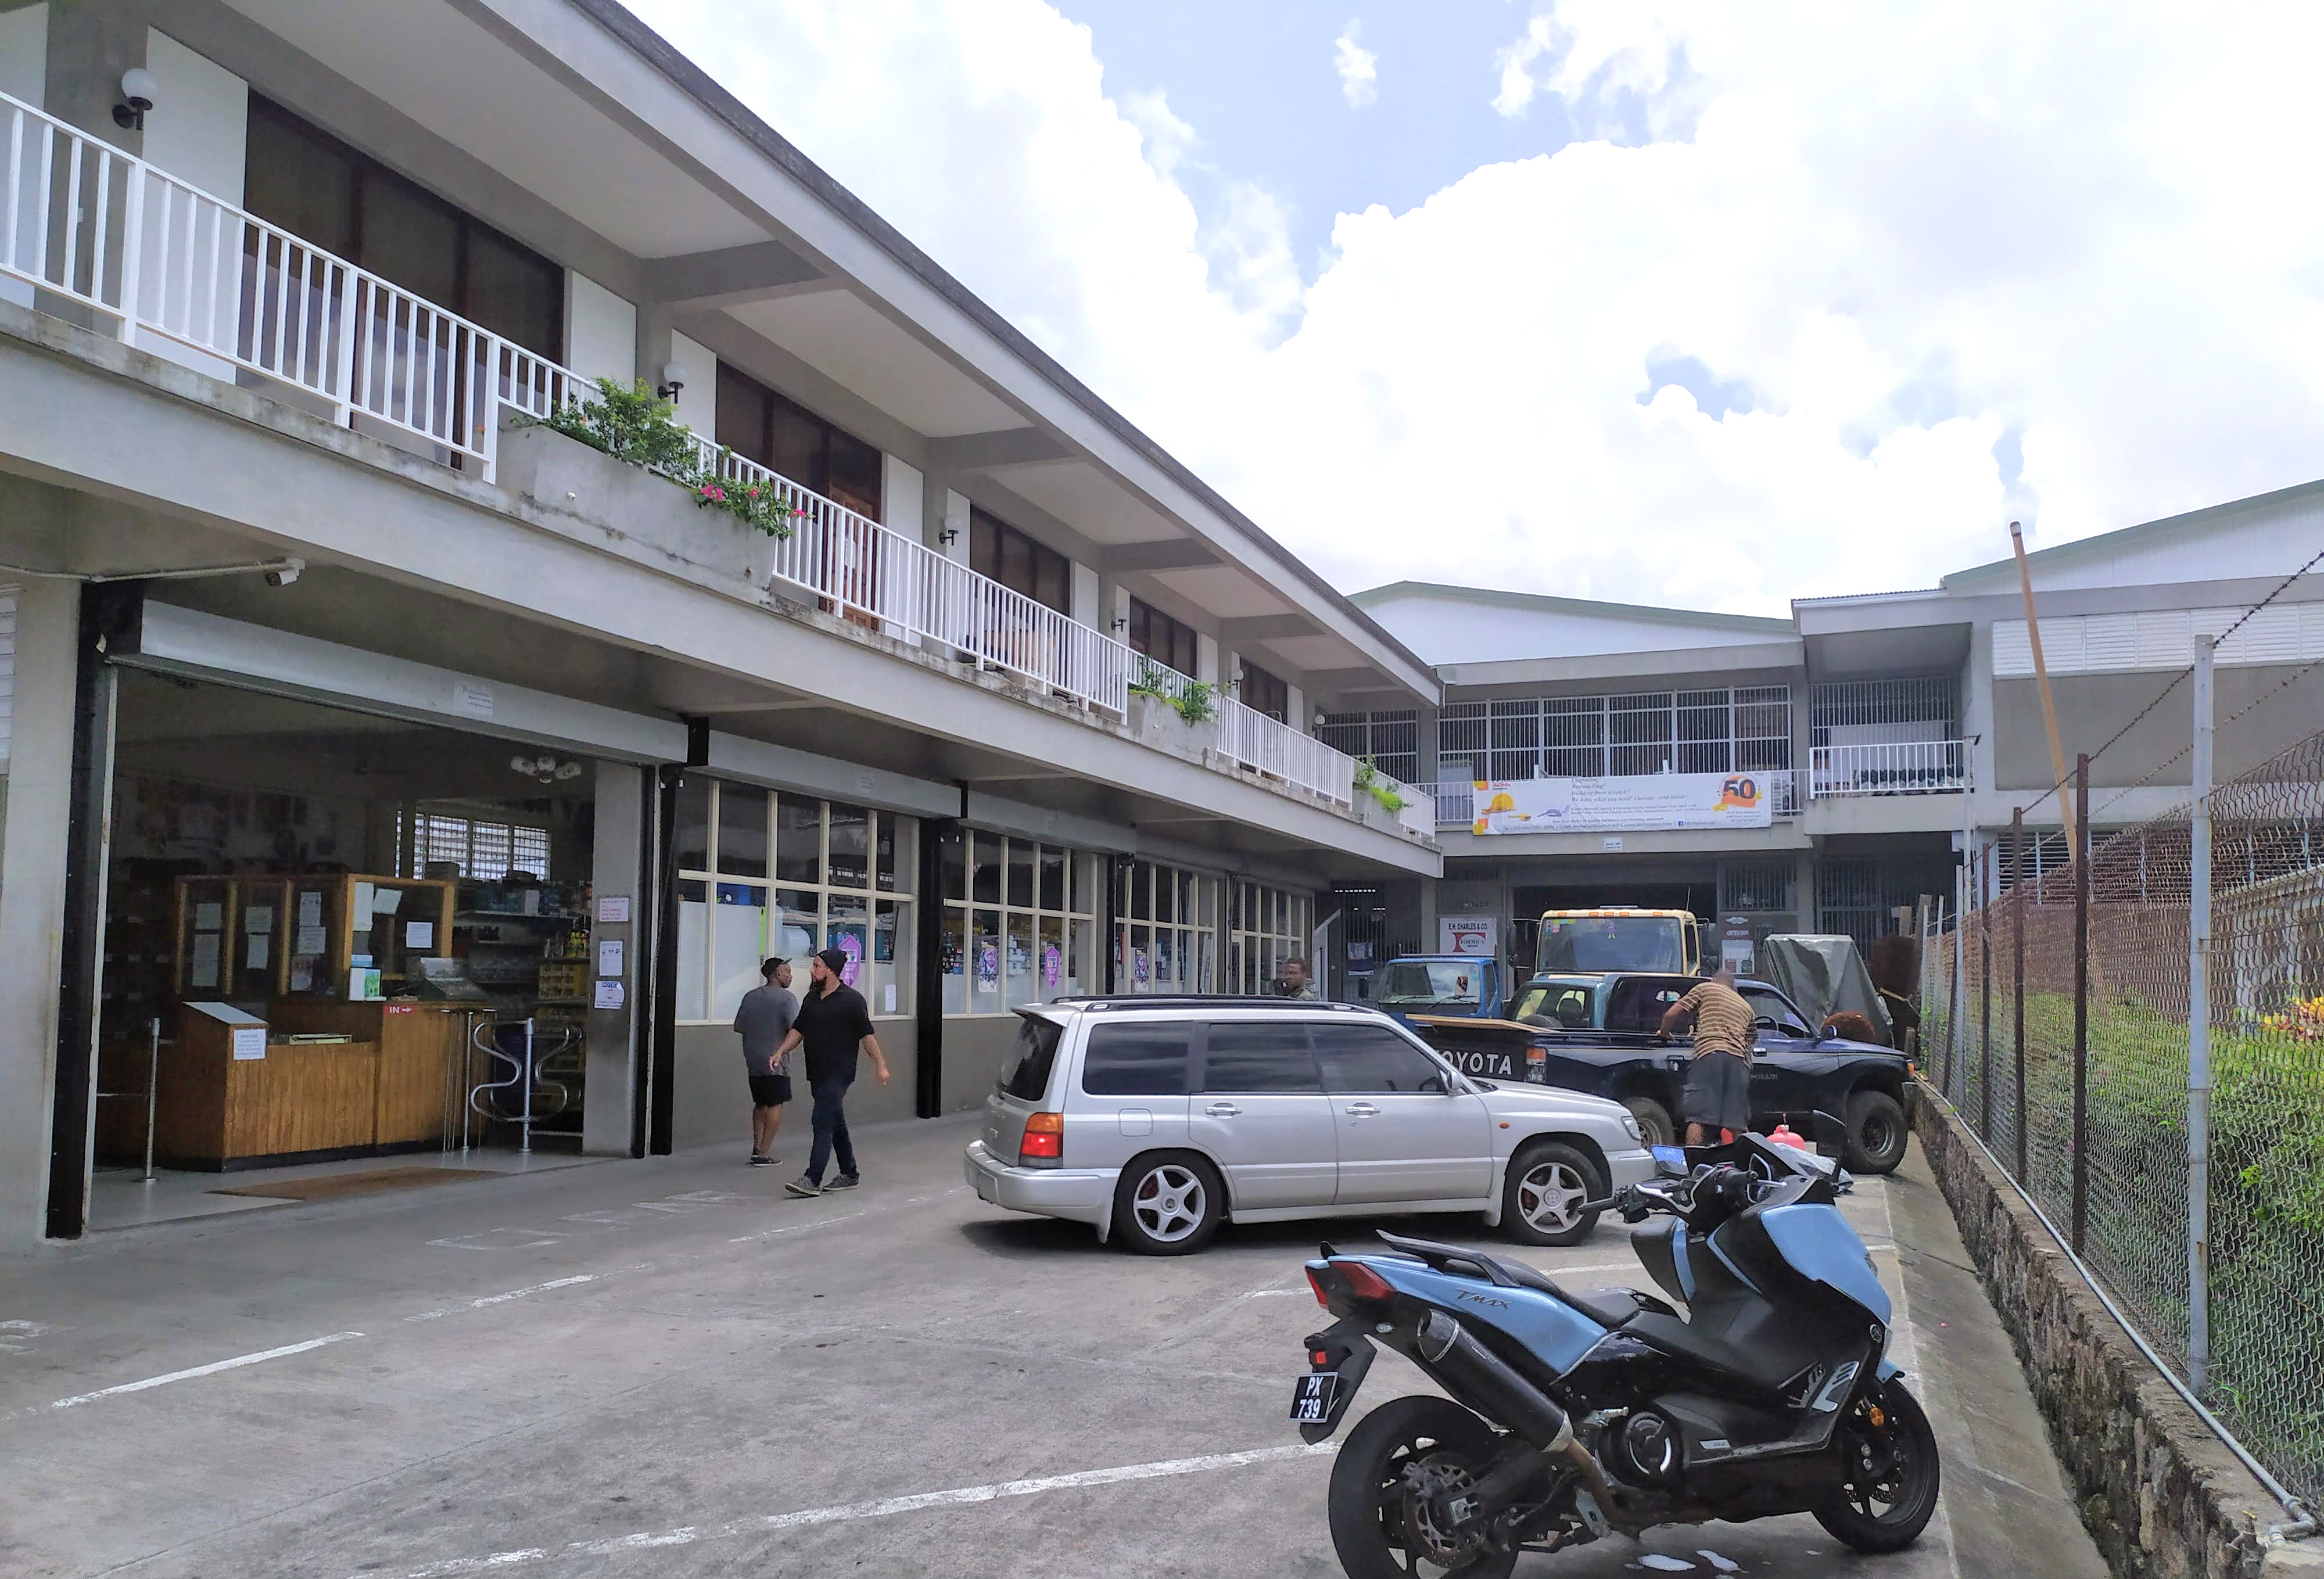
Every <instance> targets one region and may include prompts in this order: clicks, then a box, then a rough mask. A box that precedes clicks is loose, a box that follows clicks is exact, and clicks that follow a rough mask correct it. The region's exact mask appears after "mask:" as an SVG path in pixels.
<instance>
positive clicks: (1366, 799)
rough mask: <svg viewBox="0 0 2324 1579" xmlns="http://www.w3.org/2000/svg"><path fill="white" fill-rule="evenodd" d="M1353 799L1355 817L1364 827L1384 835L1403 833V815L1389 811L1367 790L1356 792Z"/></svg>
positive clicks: (1399, 812)
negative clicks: (1376, 830)
mask: <svg viewBox="0 0 2324 1579" xmlns="http://www.w3.org/2000/svg"><path fill="white" fill-rule="evenodd" d="M1355 799H1356V815H1357V816H1358V817H1361V818H1362V819H1363V824H1364V826H1366V827H1368V828H1378V829H1379V831H1380V832H1382V833H1384V834H1394V833H1401V832H1403V831H1404V814H1403V813H1402V812H1401V811H1390V810H1389V809H1388V808H1387V807H1385V806H1382V805H1381V804H1380V803H1379V800H1378V799H1375V798H1374V797H1373V795H1372V793H1371V792H1370V791H1369V790H1368V789H1359V790H1357V791H1356V798H1355Z"/></svg>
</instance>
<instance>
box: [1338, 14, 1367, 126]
mask: <svg viewBox="0 0 2324 1579" xmlns="http://www.w3.org/2000/svg"><path fill="white" fill-rule="evenodd" d="M1362 32H1363V23H1360V22H1351V23H1348V25H1347V27H1346V28H1345V29H1344V30H1342V32H1341V34H1340V36H1339V37H1338V38H1336V39H1333V41H1332V69H1333V70H1334V71H1337V72H1338V73H1339V74H1340V91H1341V92H1342V93H1344V94H1346V95H1347V96H1348V103H1349V104H1350V105H1351V106H1353V107H1354V108H1357V109H1361V108H1363V107H1364V106H1366V105H1368V104H1376V103H1378V102H1379V56H1378V55H1376V54H1374V53H1373V52H1372V51H1369V50H1368V49H1366V48H1364V46H1363V45H1362V44H1361V43H1360V42H1357V40H1358V39H1359V37H1360V35H1361V34H1362Z"/></svg>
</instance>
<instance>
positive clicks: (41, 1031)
mask: <svg viewBox="0 0 2324 1579" xmlns="http://www.w3.org/2000/svg"><path fill="white" fill-rule="evenodd" d="M79 627H80V586H79V584H78V583H77V582H72V581H61V580H51V579H47V578H40V579H32V580H27V581H25V582H24V583H23V585H22V586H19V587H18V588H17V591H16V637H15V642H16V651H15V688H16V692H15V701H14V719H13V723H12V726H11V737H12V744H11V747H10V752H9V762H8V771H7V775H6V780H5V800H0V1253H5V1252H8V1251H21V1250H23V1249H25V1248H27V1247H28V1246H30V1245H32V1244H33V1243H35V1242H38V1241H39V1240H40V1238H41V1237H42V1232H43V1230H42V1223H43V1219H44V1217H45V1215H46V1214H47V1210H48V1176H49V1122H50V1115H51V1110H52V1109H53V1108H54V1106H55V1103H56V1055H57V977H58V974H59V972H60V970H61V968H62V959H63V955H62V945H63V927H64V914H65V850H66V847H67V844H68V840H69V833H70V830H71V823H72V739H73V675H74V667H75V661H76V654H75V646H76V643H77V642H78V631H79Z"/></svg>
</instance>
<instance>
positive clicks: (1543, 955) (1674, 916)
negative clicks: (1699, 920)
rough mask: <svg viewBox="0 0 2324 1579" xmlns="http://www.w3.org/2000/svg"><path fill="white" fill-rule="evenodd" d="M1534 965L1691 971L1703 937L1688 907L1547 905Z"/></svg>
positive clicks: (1540, 970) (1558, 969)
mask: <svg viewBox="0 0 2324 1579" xmlns="http://www.w3.org/2000/svg"><path fill="white" fill-rule="evenodd" d="M1533 968H1534V974H1536V975H1547V974H1563V973H1571V972H1574V971H1661V972H1669V973H1672V974H1678V975H1688V976H1691V975H1694V974H1697V973H1699V972H1700V971H1701V969H1702V937H1701V931H1700V930H1699V928H1698V927H1697V924H1696V921H1695V919H1694V914H1693V912H1692V911H1691V910H1636V909H1633V908H1632V907H1630V906H1628V905H1605V906H1600V908H1598V909H1596V910H1545V911H1543V912H1542V917H1541V927H1540V930H1539V931H1538V932H1537V933H1535V938H1534V962H1533Z"/></svg>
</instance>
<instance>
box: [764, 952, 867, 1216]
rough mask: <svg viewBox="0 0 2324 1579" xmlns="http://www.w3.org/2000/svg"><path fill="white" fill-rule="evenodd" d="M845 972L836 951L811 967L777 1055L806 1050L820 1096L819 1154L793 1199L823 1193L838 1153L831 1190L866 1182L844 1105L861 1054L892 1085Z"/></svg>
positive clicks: (810, 1084)
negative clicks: (803, 994) (859, 1170)
mask: <svg viewBox="0 0 2324 1579" xmlns="http://www.w3.org/2000/svg"><path fill="white" fill-rule="evenodd" d="M846 968H847V956H846V955H845V954H844V953H843V952H841V951H840V950H839V949H836V948H826V949H825V950H824V951H823V952H822V953H821V954H818V955H816V956H815V958H814V959H813V960H812V961H811V962H810V963H809V964H808V965H807V999H806V1001H805V1002H802V1003H800V1005H799V1011H798V1019H797V1020H793V1021H792V1022H791V1029H790V1034H789V1035H788V1036H786V1037H785V1038H783V1045H782V1049H781V1051H780V1052H779V1053H778V1054H777V1055H776V1057H783V1056H784V1055H786V1054H788V1053H789V1051H790V1050H791V1049H792V1048H805V1049H806V1053H807V1058H806V1063H807V1089H808V1090H809V1091H810V1092H812V1093H813V1094H814V1096H815V1148H814V1150H812V1151H810V1152H809V1153H808V1155H807V1171H806V1172H805V1173H803V1174H801V1175H799V1177H797V1178H795V1179H793V1180H791V1182H790V1183H788V1184H787V1185H785V1186H784V1187H783V1188H784V1189H785V1190H786V1191H788V1193H790V1194H791V1195H794V1196H819V1195H822V1194H823V1193H824V1183H823V1169H824V1165H825V1163H827V1162H829V1161H830V1160H831V1153H832V1151H833V1150H834V1148H836V1149H837V1150H838V1152H839V1177H837V1178H835V1179H833V1180H832V1181H831V1188H833V1189H835V1190H852V1189H853V1188H854V1187H856V1185H857V1184H858V1183H860V1182H862V1181H861V1180H859V1179H858V1178H857V1177H856V1173H855V1143H854V1142H853V1140H850V1139H848V1135H847V1114H846V1113H845V1111H844V1108H843V1107H842V1105H841V1104H842V1103H844V1102H845V1101H846V1100H847V1088H848V1087H849V1086H850V1085H854V1084H855V1055H856V1052H857V1051H858V1049H861V1050H862V1051H863V1052H865V1053H868V1054H870V1055H871V1073H872V1076H873V1077H874V1078H876V1079H877V1080H878V1081H879V1082H880V1084H881V1085H887V1084H888V1058H887V1055H886V1054H884V1053H882V1052H881V1050H880V1039H879V1038H878V1037H876V1036H874V1035H873V1034H872V1033H871V1007H870V1006H869V1005H868V1004H866V1003H865V1002H863V994H862V993H859V992H857V991H856V990H855V989H854V988H853V987H851V986H849V985H848V984H847V983H845V982H844V981H842V980H841V979H840V973H841V972H842V971H844V970H845V969H846Z"/></svg>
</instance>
